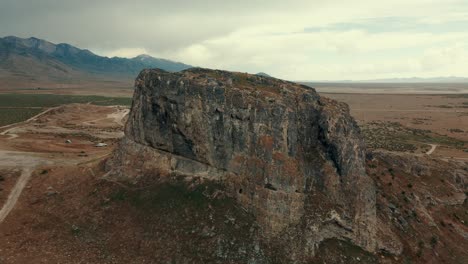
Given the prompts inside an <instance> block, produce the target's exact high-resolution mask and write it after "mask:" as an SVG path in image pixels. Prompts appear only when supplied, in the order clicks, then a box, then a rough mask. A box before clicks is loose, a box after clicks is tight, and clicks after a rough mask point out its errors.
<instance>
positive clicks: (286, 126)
mask: <svg viewBox="0 0 468 264" xmlns="http://www.w3.org/2000/svg"><path fill="white" fill-rule="evenodd" d="M135 85H136V90H135V94H134V98H133V106H132V110H131V113H130V117H129V119H128V123H127V125H126V129H125V134H126V137H125V138H124V139H123V140H122V142H121V144H120V147H119V148H118V150H117V151H116V153H115V155H114V158H113V159H112V160H110V161H109V163H108V166H109V168H112V170H113V171H112V174H113V176H114V177H120V178H122V179H127V180H128V179H130V180H137V178H138V177H139V176H142V175H144V174H149V173H151V172H153V171H156V170H157V171H158V172H159V173H160V174H161V173H162V174H164V173H166V174H167V175H171V174H172V175H173V174H177V175H185V176H187V177H203V178H206V179H211V180H216V181H222V182H223V183H224V184H225V185H226V187H227V190H228V192H229V193H230V195H231V196H233V197H235V198H237V200H238V202H239V203H240V205H241V206H243V207H244V208H246V209H247V210H248V211H249V212H251V213H252V214H253V215H254V216H255V217H256V219H257V222H258V224H259V225H260V227H261V228H262V229H263V230H264V234H265V239H266V241H269V242H271V243H269V244H271V245H277V246H278V248H281V250H282V251H284V252H285V253H287V255H288V256H289V258H290V260H291V261H295V262H302V261H306V260H308V259H310V258H311V257H312V256H313V255H314V252H315V249H316V247H317V246H318V244H319V243H320V242H321V241H322V240H324V239H327V238H334V237H336V238H343V239H344V238H347V239H350V240H352V241H353V242H354V243H355V244H357V245H360V246H362V247H363V248H365V249H367V250H369V251H372V250H374V249H375V246H376V241H375V232H376V210H375V187H374V183H373V181H372V180H371V179H370V177H368V176H367V175H366V171H365V161H364V159H365V158H364V156H365V153H364V151H365V148H364V143H363V139H362V138H361V136H360V131H359V128H358V126H357V125H356V122H355V121H354V120H353V118H351V116H350V115H349V109H348V107H347V106H346V105H345V104H341V103H338V102H336V101H333V100H329V99H325V98H321V97H320V96H319V95H318V94H317V93H316V92H315V90H314V89H312V88H309V87H306V86H301V85H297V84H294V83H290V82H285V81H281V80H277V79H273V78H268V77H262V76H255V75H248V74H243V73H230V72H224V71H212V70H206V69H190V70H186V71H183V72H179V73H167V72H164V71H161V70H145V71H143V72H141V74H140V75H139V76H138V78H137V80H136V84H135Z"/></svg>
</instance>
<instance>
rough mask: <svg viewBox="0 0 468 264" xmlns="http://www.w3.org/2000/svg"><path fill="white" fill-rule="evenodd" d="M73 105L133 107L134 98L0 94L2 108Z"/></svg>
mask: <svg viewBox="0 0 468 264" xmlns="http://www.w3.org/2000/svg"><path fill="white" fill-rule="evenodd" d="M71 103H92V104H95V105H131V103H132V98H126V97H104V96H94V95H58V94H0V107H55V106H59V105H64V104H71Z"/></svg>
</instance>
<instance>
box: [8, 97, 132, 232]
mask: <svg viewBox="0 0 468 264" xmlns="http://www.w3.org/2000/svg"><path fill="white" fill-rule="evenodd" d="M57 108H59V107H54V108H50V109H47V110H46V111H43V112H42V113H39V114H38V115H35V116H33V117H31V118H29V119H28V120H26V121H23V122H20V123H16V124H11V125H8V126H4V127H0V130H1V129H4V130H3V131H2V132H1V133H0V135H6V136H9V138H8V141H4V142H2V143H4V145H5V147H6V148H5V149H11V148H8V146H9V145H10V146H16V145H15V144H18V142H22V141H23V142H24V141H26V142H29V143H30V144H35V145H37V144H50V143H48V141H38V140H37V139H36V138H34V136H29V137H19V135H18V134H21V133H24V131H25V127H28V128H27V129H29V130H30V131H33V132H35V133H47V131H45V132H44V131H42V130H40V128H36V127H35V126H34V125H32V126H31V124H30V123H32V122H34V121H35V120H36V119H37V118H39V117H41V116H43V115H45V114H48V113H50V112H51V111H52V110H54V109H57ZM86 109H87V108H82V107H79V105H77V106H74V107H73V106H72V107H68V108H67V107H64V109H63V111H60V113H51V115H52V118H51V120H55V121H57V118H59V116H60V115H64V114H68V115H69V116H71V117H73V116H76V117H82V118H86V117H88V115H89V114H90V113H88V112H89V109H88V112H86ZM101 109H104V110H106V111H104V112H107V113H105V115H104V116H105V118H104V119H108V121H107V122H104V123H103V124H104V127H102V128H100V129H105V128H106V126H107V127H111V128H115V127H116V125H117V126H119V127H123V119H124V118H125V116H126V115H127V114H128V112H129V110H128V109H125V108H115V109H113V108H110V107H106V108H101ZM67 111H68V112H67ZM74 111H77V112H74ZM91 114H92V113H91ZM98 116H99V115H98ZM101 119H102V118H101ZM64 120H65V121H66V123H64V124H66V125H67V126H70V123H69V121H70V120H69V118H65V119H64ZM77 123H81V122H79V120H78V122H77ZM41 124H42V125H45V124H46V123H41ZM101 125H102V124H101ZM47 127H48V128H49V129H51V131H54V132H57V131H60V130H63V131H64V133H66V132H67V131H68V130H66V129H65V128H64V127H63V124H62V123H60V122H59V123H49V124H48V126H47ZM27 129H26V131H28V130H27ZM83 129H85V128H82V127H81V126H77V127H76V129H75V130H73V129H71V130H70V131H69V133H76V131H83ZM30 131H28V132H29V133H31V132H30ZM90 131H95V130H92V129H91V130H89V131H88V132H90ZM114 137H115V136H114ZM10 142H11V143H10ZM2 146H3V145H2ZM81 147H82V144H77V145H73V144H70V145H69V146H67V148H61V149H60V150H56V152H55V154H59V155H51V152H45V153H42V152H40V151H39V152H33V151H34V150H33V149H31V151H32V152H21V151H10V150H4V149H0V169H4V168H5V169H9V168H17V169H20V170H21V171H22V172H21V176H20V177H19V178H18V180H17V182H16V184H15V186H13V187H12V189H11V190H9V191H10V194H9V196H8V198H7V200H6V201H5V203H4V204H3V205H0V208H1V209H0V224H1V223H2V222H3V221H4V220H5V219H6V218H7V216H8V215H9V213H10V212H11V211H12V210H13V209H14V207H15V205H16V203H17V202H18V200H19V198H20V196H21V193H22V192H23V190H24V188H25V187H26V185H27V184H28V182H29V180H30V178H31V176H32V174H33V172H34V171H35V170H36V169H37V168H38V167H40V166H55V165H57V166H58V165H60V166H64V165H66V166H71V165H73V166H78V165H84V164H87V163H89V162H93V161H96V160H99V159H102V158H104V157H106V156H107V155H109V153H102V151H98V150H94V148H93V150H92V151H90V150H89V149H88V150H86V152H87V155H86V157H87V158H80V159H77V158H72V159H71V158H66V157H65V156H64V152H66V153H69V154H70V153H76V151H77V149H78V150H83V149H81ZM74 148H75V149H74ZM43 149H47V150H48V151H50V148H43ZM43 149H41V150H43ZM93 151H94V152H93ZM88 155H89V156H88Z"/></svg>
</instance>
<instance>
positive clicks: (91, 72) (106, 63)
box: [0, 36, 192, 89]
mask: <svg viewBox="0 0 468 264" xmlns="http://www.w3.org/2000/svg"><path fill="white" fill-rule="evenodd" d="M191 67H192V66H190V65H187V64H183V63H180V62H174V61H170V60H166V59H159V58H153V57H151V56H149V55H140V56H137V57H135V58H131V59H128V58H119V57H112V58H109V57H103V56H99V55H96V54H94V53H93V52H91V51H89V50H86V49H79V48H77V47H74V46H72V45H70V44H65V43H61V44H54V43H51V42H48V41H46V40H42V39H38V38H26V39H25V38H18V37H14V36H9V37H4V38H0V88H13V89H14V88H36V87H51V88H52V87H83V86H84V87H86V86H88V87H90V86H101V85H105V86H122V87H125V86H128V87H131V86H132V83H133V80H134V79H135V77H136V75H137V74H138V73H139V72H140V71H141V70H142V69H145V68H160V69H163V70H166V71H170V72H174V71H180V70H184V69H188V68H191Z"/></svg>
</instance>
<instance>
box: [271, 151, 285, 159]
mask: <svg viewBox="0 0 468 264" xmlns="http://www.w3.org/2000/svg"><path fill="white" fill-rule="evenodd" d="M273 159H274V160H276V161H285V160H286V159H287V158H286V156H285V155H284V154H283V153H282V152H273Z"/></svg>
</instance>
